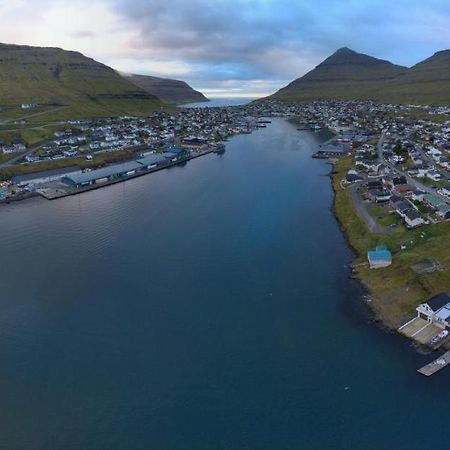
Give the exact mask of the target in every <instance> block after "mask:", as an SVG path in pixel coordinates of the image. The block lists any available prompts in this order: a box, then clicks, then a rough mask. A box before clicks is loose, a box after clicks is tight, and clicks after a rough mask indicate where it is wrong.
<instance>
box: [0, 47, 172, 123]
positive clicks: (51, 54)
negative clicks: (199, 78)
mask: <svg viewBox="0 0 450 450" xmlns="http://www.w3.org/2000/svg"><path fill="white" fill-rule="evenodd" d="M21 103H37V104H40V105H63V106H66V107H67V108H66V110H67V111H66V113H65V114H67V115H83V116H93V115H97V116H99V115H117V114H127V113H128V114H140V113H146V112H151V111H153V110H155V109H159V108H161V107H162V106H163V103H162V102H161V101H160V100H159V99H158V98H157V97H156V96H154V95H151V94H149V93H148V92H146V91H145V90H143V89H141V88H139V87H137V86H136V85H135V84H133V83H131V82H130V81H128V80H126V79H124V78H123V77H121V76H120V75H119V74H117V72H115V71H114V70H113V69H111V68H110V67H108V66H106V65H104V64H101V63H99V62H97V61H95V60H93V59H91V58H88V57H86V56H84V55H82V54H81V53H78V52H73V51H66V50H62V49H60V48H50V47H30V46H24V45H10V44H0V106H10V105H17V104H21Z"/></svg>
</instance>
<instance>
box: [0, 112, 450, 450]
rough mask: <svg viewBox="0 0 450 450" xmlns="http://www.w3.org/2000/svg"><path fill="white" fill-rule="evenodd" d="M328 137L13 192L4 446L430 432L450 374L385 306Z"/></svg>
mask: <svg viewBox="0 0 450 450" xmlns="http://www.w3.org/2000/svg"><path fill="white" fill-rule="evenodd" d="M318 139H319V136H318V135H316V134H313V133H308V132H298V131H296V129H295V127H294V126H292V125H290V124H289V123H288V122H285V121H283V120H281V119H275V120H274V121H273V123H272V124H271V125H269V126H268V127H267V128H266V129H260V130H257V131H256V132H255V133H253V134H252V135H241V136H237V137H234V138H232V139H231V140H230V142H229V143H228V145H227V150H226V152H225V153H224V154H223V155H216V154H211V155H208V156H206V157H202V158H199V159H196V160H193V161H190V162H189V163H187V164H186V165H184V166H179V167H174V168H171V169H169V170H165V171H161V172H158V173H155V174H152V175H149V176H144V177H141V178H138V179H135V180H131V181H127V182H125V183H121V184H118V185H114V186H111V187H107V188H104V189H99V190H97V191H92V192H89V193H85V194H82V195H78V196H75V197H70V198H66V199H62V200H57V201H53V202H47V201H44V200H35V201H29V202H23V203H21V204H15V205H9V206H6V207H4V208H2V209H1V210H0V217H1V221H0V246H1V254H2V270H1V272H0V286H1V298H0V398H1V405H0V423H1V433H0V448H2V449H3V448H5V449H33V450H34V449H65V450H72V449H73V450H78V449H85V450H90V449H96V450H99V449H108V450H111V449H118V450H124V449H156V450H166V449H168V450H185V449H186V450H188V449H189V450H191V449H192V450H200V449H208V450H211V449H251V450H253V449H259V450H263V449H267V450H269V449H270V450H273V449H321V450H323V449H350V448H351V449H391V448H396V449H425V448H430V446H431V445H432V444H439V443H440V441H441V438H440V436H439V434H440V433H439V432H437V433H429V432H428V431H427V430H435V431H438V427H439V424H440V423H442V419H443V418H445V417H446V411H447V405H448V404H449V400H450V390H449V386H450V383H449V373H448V372H446V371H442V373H439V374H437V375H435V376H434V377H433V378H431V379H425V378H423V377H421V376H419V375H418V374H416V373H415V370H416V369H417V368H418V367H419V366H420V365H421V364H422V363H424V362H425V361H428V360H429V359H430V357H429V356H428V357H427V356H421V355H418V354H417V353H416V352H415V351H414V350H413V349H411V348H410V346H409V345H408V344H407V343H406V342H405V341H403V340H402V339H400V338H397V337H395V336H393V335H389V334H387V333H385V332H384V331H382V330H380V329H379V328H378V327H376V326H375V325H373V324H370V323H368V318H367V314H366V311H365V309H364V308H363V307H362V304H361V302H360V301H359V296H360V294H361V292H360V289H359V287H358V285H357V284H355V283H353V282H352V281H350V280H349V279H348V271H347V268H346V264H347V263H349V262H350V261H351V259H352V253H351V251H350V250H349V248H348V246H347V245H346V242H345V240H344V237H343V235H342V234H341V232H340V230H339V227H338V224H337V223H336V221H335V219H334V217H333V215H332V213H331V211H330V208H331V206H332V199H333V193H332V189H331V187H330V182H329V179H328V178H327V174H328V172H329V170H330V166H329V165H328V164H327V163H326V162H323V161H318V160H313V159H311V158H310V156H311V154H312V152H314V151H315V150H316V149H317V145H318Z"/></svg>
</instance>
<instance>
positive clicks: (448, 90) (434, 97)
mask: <svg viewBox="0 0 450 450" xmlns="http://www.w3.org/2000/svg"><path fill="white" fill-rule="evenodd" d="M381 98H383V99H393V100H392V101H397V102H400V103H421V104H444V105H450V50H443V51H440V52H437V53H435V54H434V55H433V56H431V57H430V58H427V59H426V60H424V61H422V62H420V63H418V64H416V65H415V66H413V67H411V68H410V69H408V71H406V72H404V73H403V74H401V76H399V77H397V78H395V79H394V80H391V82H390V83H387V84H386V86H385V87H384V88H383V92H382V97H381Z"/></svg>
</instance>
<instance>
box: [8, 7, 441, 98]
mask: <svg viewBox="0 0 450 450" xmlns="http://www.w3.org/2000/svg"><path fill="white" fill-rule="evenodd" d="M0 17H1V26H0V41H1V42H7V43H16V44H29V45H42V46H58V47H62V48H65V49H69V50H78V51H81V52H82V53H84V54H85V55H87V56H90V57H93V58H95V59H97V60H99V61H101V62H103V63H105V64H108V65H110V66H111V67H113V68H115V69H117V70H121V71H125V72H132V73H141V74H151V75H157V76H166V77H172V78H178V79H183V80H185V81H187V82H188V83H190V84H191V85H192V86H193V87H195V88H197V89H200V90H202V91H203V92H205V93H206V94H207V95H210V96H211V95H212V96H220V95H222V96H230V95H233V96H239V95H241V96H246V95H254V96H258V95H265V94H269V93H272V92H274V91H275V90H276V89H278V88H279V87H281V86H283V85H285V84H286V83H287V82H289V81H292V80H293V79H295V78H297V77H299V76H301V75H303V74H304V73H306V72H307V71H308V70H310V69H312V68H313V67H314V66H315V65H317V64H318V63H319V62H320V61H321V60H323V59H324V58H325V57H327V56H328V55H329V54H331V53H333V52H334V51H335V50H336V49H338V48H340V47H344V46H347V47H350V48H352V49H354V50H356V51H360V52H362V53H367V54H370V55H373V56H377V57H380V58H383V59H389V60H391V61H392V62H395V63H397V64H402V65H408V66H411V65H413V64H415V63H416V62H418V61H420V60H421V59H424V58H426V57H428V56H430V55H431V54H433V53H434V52H435V51H438V50H442V49H447V48H450V26H449V24H450V1H448V0H426V1H425V0H422V1H415V0H376V1H375V0H367V1H364V0H223V1H222V0H71V1H65V0H8V1H5V0H0Z"/></svg>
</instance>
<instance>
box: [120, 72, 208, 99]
mask: <svg viewBox="0 0 450 450" xmlns="http://www.w3.org/2000/svg"><path fill="white" fill-rule="evenodd" d="M123 76H124V77H125V78H126V79H127V80H128V81H131V82H132V83H133V84H135V85H136V86H138V87H140V88H141V89H143V90H144V91H146V92H148V93H149V94H152V95H155V96H156V97H158V98H159V99H161V100H162V101H164V102H167V103H171V104H173V105H181V104H183V103H196V102H208V101H209V100H208V99H207V98H206V97H205V96H204V95H203V94H202V93H201V92H199V91H196V90H194V89H192V88H191V87H190V86H189V85H188V84H187V83H185V82H184V81H179V80H171V79H169V78H158V77H152V76H148V75H127V74H123Z"/></svg>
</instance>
